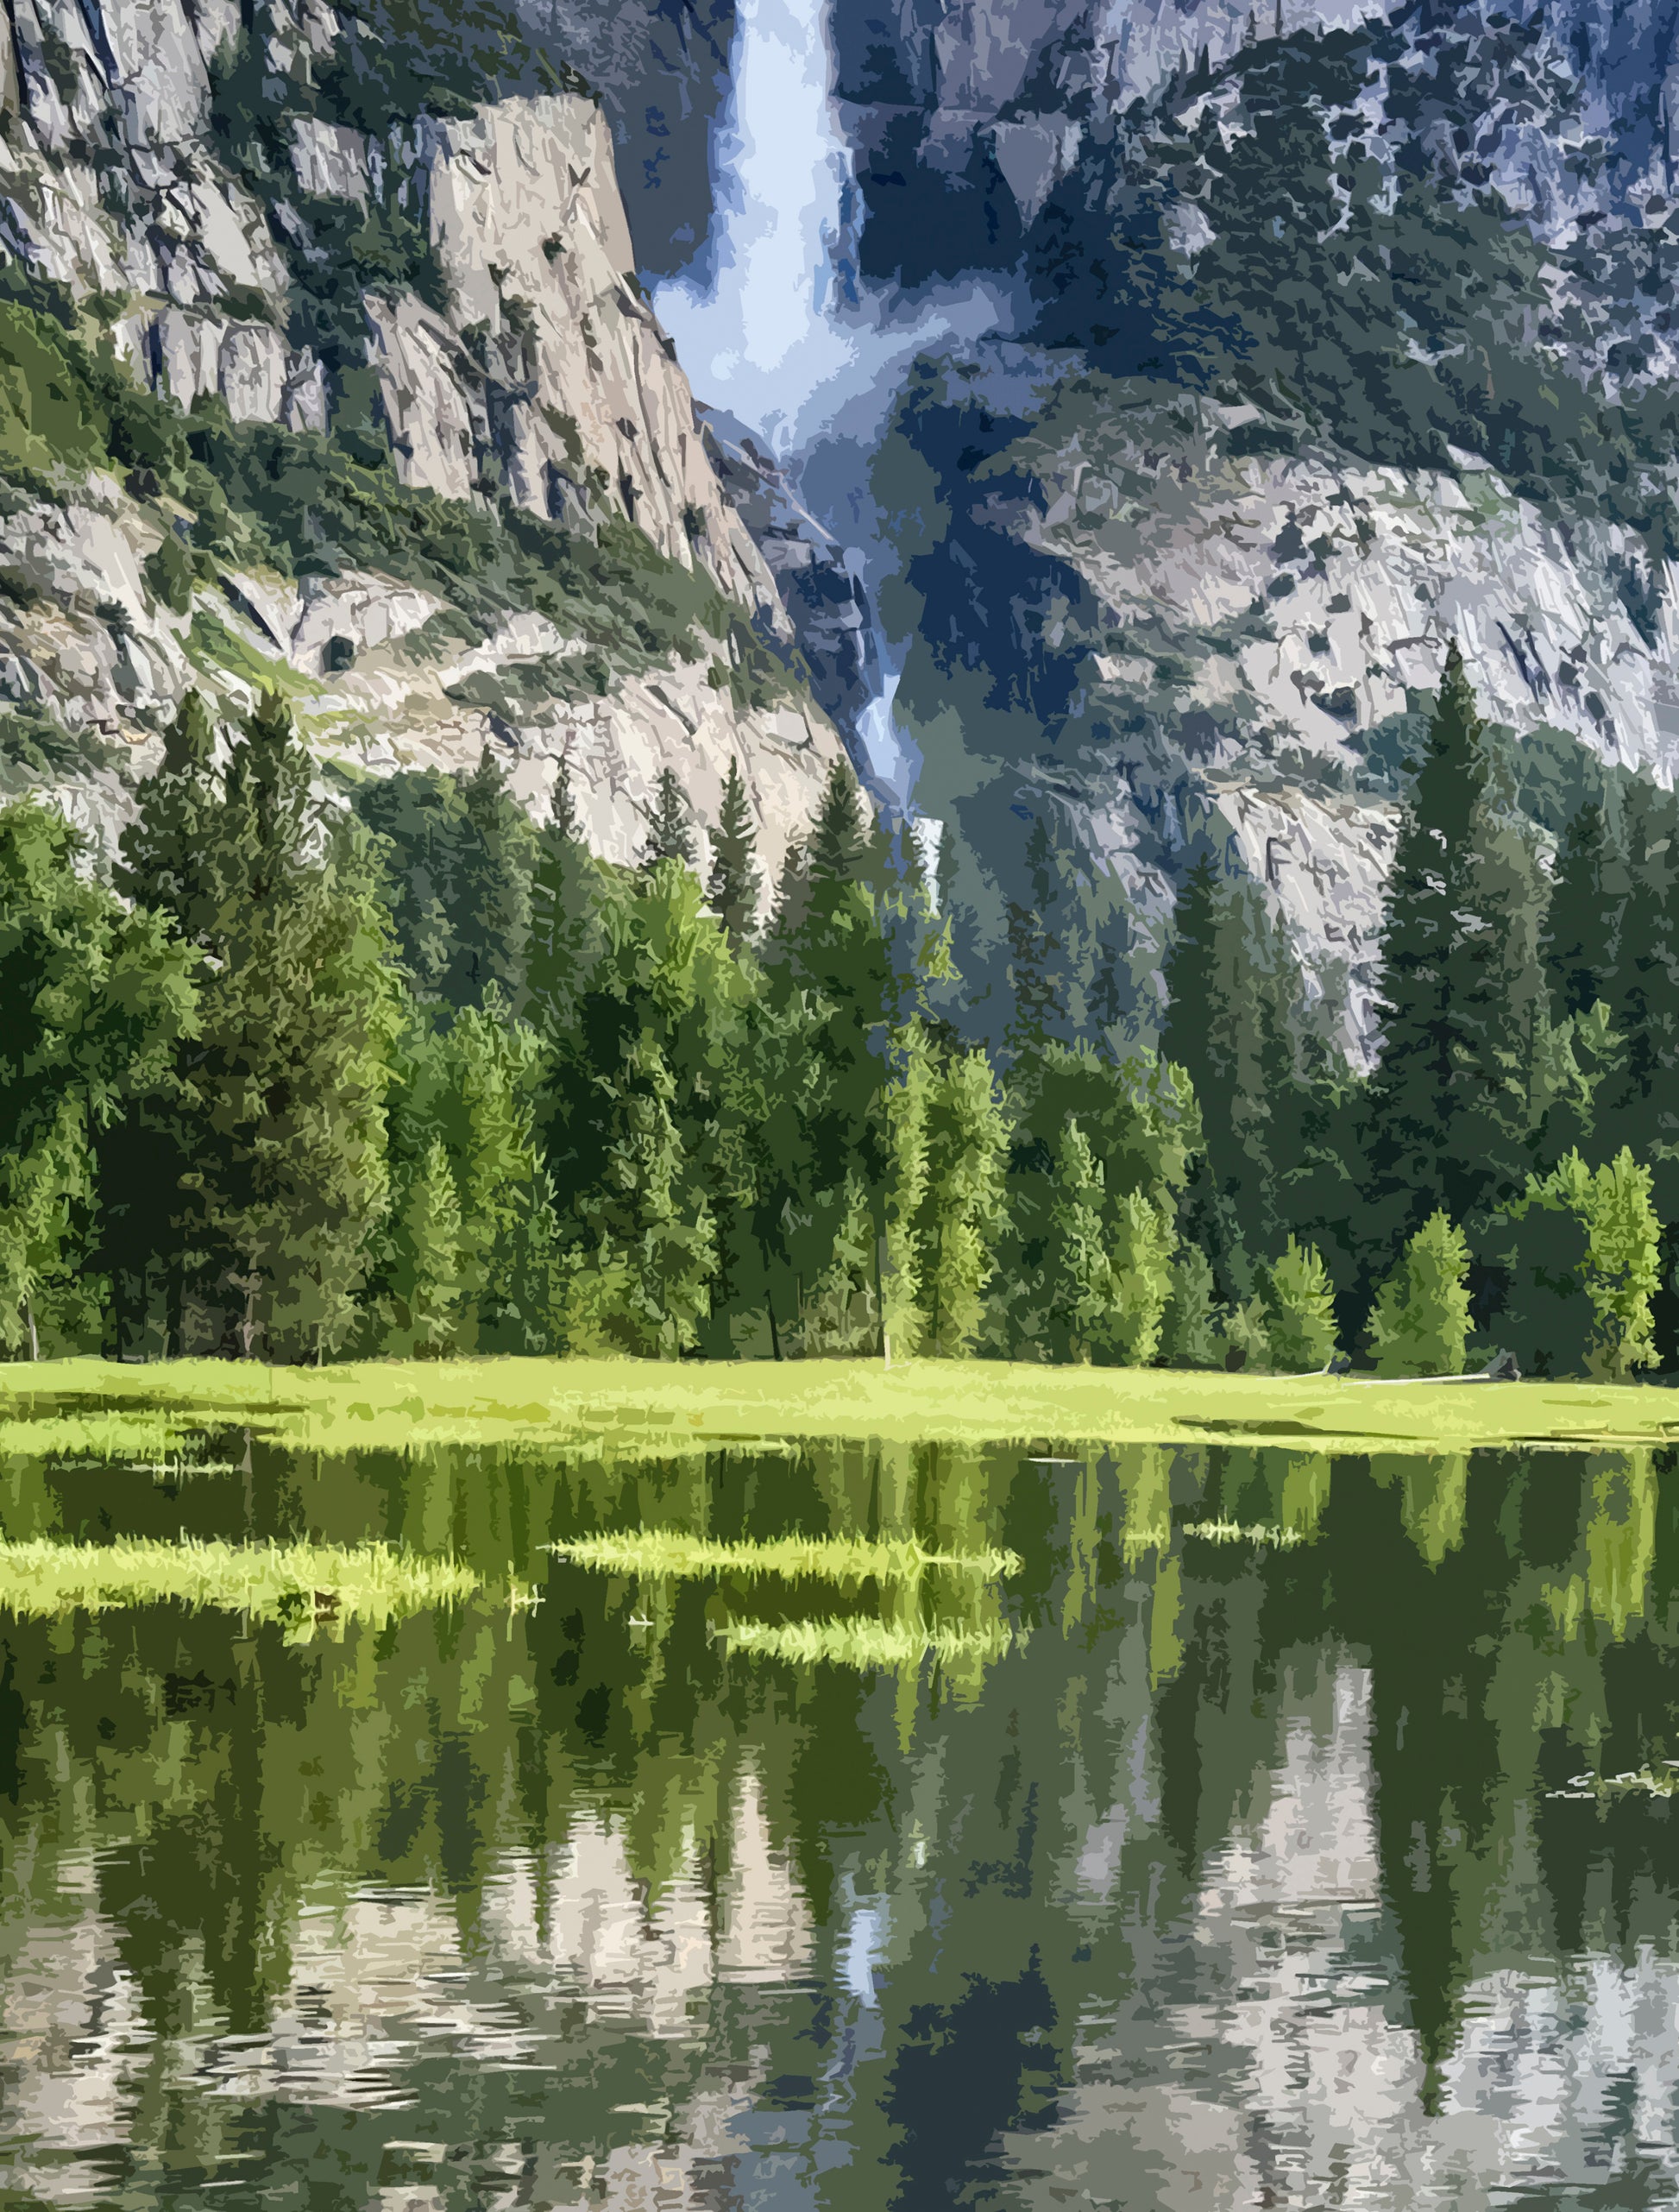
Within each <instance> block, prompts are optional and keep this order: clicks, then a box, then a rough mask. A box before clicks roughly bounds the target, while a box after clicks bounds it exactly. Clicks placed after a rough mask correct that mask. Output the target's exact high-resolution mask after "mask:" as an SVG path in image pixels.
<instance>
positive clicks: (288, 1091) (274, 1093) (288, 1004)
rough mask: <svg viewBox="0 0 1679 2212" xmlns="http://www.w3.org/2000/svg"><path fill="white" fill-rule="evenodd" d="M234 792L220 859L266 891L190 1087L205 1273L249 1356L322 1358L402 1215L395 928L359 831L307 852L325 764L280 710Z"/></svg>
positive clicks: (233, 947) (250, 904)
mask: <svg viewBox="0 0 1679 2212" xmlns="http://www.w3.org/2000/svg"><path fill="white" fill-rule="evenodd" d="M227 782H228V799H227V804H226V806H225V808H224V809H223V815H222V817H221V822H220V824H219V828H218V832H217V844H218V848H219V850H220V852H221V854H223V856H224V857H226V858H230V859H232V860H236V861H237V862H238V863H239V864H240V865H241V866H242V867H243V870H244V873H245V879H246V881H247V883H248V886H249V889H248V897H247V898H246V899H245V900H244V901H243V902H242V904H238V905H236V906H234V907H233V908H232V909H231V910H230V919H229V920H228V921H227V922H226V923H225V924H224V928H223V936H222V939H221V942H220V945H219V947H218V953H219V958H218V960H217V962H216V964H215V965H214V966H213V967H211V970H210V972H209V973H208V974H207V975H206V977H205V980H204V986H203V991H202V996H201V1001H200V1028H201V1034H200V1038H199V1046H198V1056H197V1058H196V1060H195V1062H194V1064H193V1067H192V1073H191V1077H190V1085H189V1087H190V1091H191V1094H192V1101H193V1105H194V1107H195V1110H196V1112H197V1113H198V1116H199V1117H200V1119H201V1125H202V1129H203V1131H204V1137H203V1139H202V1142H201V1145H200V1149H199V1150H198V1151H197V1153H196V1154H195V1157H194V1161H193V1164H192V1168H191V1169H190V1170H189V1171H188V1174H187V1176H186V1183H187V1187H188V1188H189V1189H191V1190H192V1191H194V1192H196V1194H198V1200H199V1217H198V1224H197V1227H198V1234H199V1238H200V1243H199V1246H198V1254H197V1258H198V1273H199V1275H200V1278H201V1280H204V1282H207V1283H208V1284H209V1285H210V1286H211V1287H212V1288H213V1286H214V1284H215V1283H216V1282H217V1281H218V1280H219V1282H220V1283H221V1284H222V1285H223V1286H224V1288H225V1289H226V1291H228V1292H230V1293H231V1294H232V1295H233V1297H234V1300H235V1304H236V1316H235V1319H234V1321H233V1325H232V1332H231V1333H232V1339H233V1341H234V1343H235V1344H236V1347H237V1349H238V1350H239V1351H240V1352H242V1355H243V1356H244V1357H246V1358H251V1357H255V1354H256V1352H257V1351H258V1348H259V1345H262V1344H264V1343H266V1344H267V1346H268V1347H269V1348H270V1349H271V1351H272V1352H274V1353H275V1354H276V1355H279V1356H289V1357H292V1358H304V1357H312V1358H322V1357H324V1355H325V1354H326V1353H327V1352H330V1351H331V1350H332V1349H334V1347H335V1346H336V1345H337V1344H339V1343H341V1342H342V1341H343V1339H345V1338H346V1337H347V1336H348V1334H349V1332H350V1330H351V1328H352V1327H353V1326H354V1323H355V1318H356V1301H357V1297H358V1294H359V1292H360V1290H361V1288H362V1282H363V1280H364V1276H365V1273H366V1267H367V1263H368V1257H369V1256H370V1251H369V1248H370V1245H371V1241H372V1238H373V1236H374V1232H375V1231H376V1229H377V1226H378V1224H379V1222H380V1219H381V1217H382V1215H383V1213H384V1211H385V1208H386V1206H387V1200H388V1189H387V1174H386V1161H385V1121H384V1096H385V1093H386V1090H387V1087H388V1086H389V1083H390V1081H391V1073H392V1070H391V1052H392V1049H393V1043H394V1038H395V1035H396V1032H397V1028H398V1024H399V997H398V992H397V986H396V980H395V972H394V969H393V964H392V961H391V944H390V936H389V923H388V919H387V910H386V908H385V905H384V903H383V901H382V899H381V897H380V882H379V878H378V873H377V870H376V867H375V864H374V858H373V854H372V853H371V850H370V848H369V847H368V840H367V837H366V834H365V832H363V831H362V830H361V829H360V828H359V827H358V826H355V825H352V824H349V823H344V824H342V825H341V826H340V827H339V828H338V829H336V831H334V832H333V833H332V834H331V835H327V834H326V832H325V831H324V829H321V830H318V831H316V832H313V833H312V834H313V835H314V836H315V838H316V841H318V846H319V850H318V854H315V855H312V856H311V855H310V854H308V852H307V851H306V844H307V841H309V839H310V838H311V824H310V821H309V808H308V796H309V759H308V754H307V753H306V751H305V748H304V747H303V746H302V744H301V742H300V741H299V739H298V737H297V734H296V732H295V730H294V729H293V728H292V723H291V719H290V716H289V715H288V714H287V713H286V709H284V708H283V706H280V704H279V703H277V702H275V701H274V700H272V699H270V700H267V701H265V702H264V703H263V705H262V706H261V708H260V709H259V710H258V712H257V713H256V714H255V715H254V716H253V717H252V719H251V722H250V724H249V726H248V734H247V736H246V738H245V740H244V741H243V743H242V744H241V745H239V746H237V747H236V748H235V752H234V757H233V760H232V762H231V764H230V768H229V773H228V778H227Z"/></svg>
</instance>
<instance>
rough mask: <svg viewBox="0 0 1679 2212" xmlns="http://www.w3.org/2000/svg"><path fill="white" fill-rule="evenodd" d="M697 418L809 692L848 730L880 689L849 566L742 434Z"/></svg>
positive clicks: (712, 416)
mask: <svg viewBox="0 0 1679 2212" xmlns="http://www.w3.org/2000/svg"><path fill="white" fill-rule="evenodd" d="M701 416H702V421H703V427H704V433H705V438H706V444H707V451H708V452H709V453H710V456H711V458H712V461H713V463H714V467H715V468H716V470H717V473H718V476H719V477H720V480H721V482H722V486H723V495H724V497H725V498H726V500H727V501H728V502H729V505H730V506H731V507H732V508H733V511H734V513H735V514H737V515H738V516H739V519H740V521H741V523H742V524H743V525H744V526H745V530H746V532H747V533H748V535H749V536H750V537H751V540H752V543H753V544H754V545H756V546H757V547H758V551H759V553H760V555H761V556H762V557H763V559H764V564H765V565H766V566H767V567H768V569H769V570H770V575H771V576H772V577H774V578H775V580H776V584H777V589H778V590H779V591H780V593H781V596H782V602H783V605H784V606H785V607H786V609H787V613H788V616H789V620H790V621H791V622H792V625H793V633H794V635H795V638H796V639H797V640H798V645H799V650H800V652H802V654H803V656H804V659H805V665H806V666H807V667H808V670H809V671H810V680H811V688H812V690H814V693H815V696H816V697H817V698H818V700H819V701H820V702H821V704H822V706H823V708H824V709H826V710H827V713H828V714H829V715H832V716H833V719H834V721H835V722H837V723H839V727H840V728H846V729H849V728H855V727H856V724H857V722H858V717H859V715H861V714H862V712H863V709H864V708H865V706H866V705H867V703H868V702H869V701H870V699H871V698H872V697H873V696H874V695H875V693H876V691H877V690H878V689H879V684H880V666H879V655H878V652H877V647H876V644H875V638H874V617H873V612H872V609H871V607H870V604H869V599H868V595H867V593H866V592H865V589H864V587H863V582H862V578H861V577H860V576H858V573H857V570H856V567H855V565H854V563H853V560H852V558H851V557H848V555H847V553H846V548H845V547H844V546H843V545H840V543H839V539H837V538H835V537H834V535H833V532H832V531H830V530H827V529H825V528H824V527H823V526H822V525H821V523H820V522H819V521H817V520H816V518H815V516H814V515H813V514H811V512H810V510H809V509H808V507H806V506H805V505H804V504H803V502H802V501H801V499H800V498H799V495H798V494H797V492H796V491H795V489H794V488H793V485H792V483H791V482H790V481H789V476H788V474H787V472H786V470H785V469H783V468H782V467H781V466H780V465H779V464H778V463H777V462H775V461H774V460H772V459H771V457H770V455H768V454H767V453H765V452H764V449H763V447H762V446H761V445H760V444H758V442H757V441H756V440H755V439H754V438H752V437H751V434H750V433H749V432H745V431H743V430H742V429H741V428H740V427H739V425H738V424H733V423H731V422H730V421H729V420H728V419H727V418H726V416H723V415H720V414H718V413H714V412H713V411H711V410H709V409H702V410H701Z"/></svg>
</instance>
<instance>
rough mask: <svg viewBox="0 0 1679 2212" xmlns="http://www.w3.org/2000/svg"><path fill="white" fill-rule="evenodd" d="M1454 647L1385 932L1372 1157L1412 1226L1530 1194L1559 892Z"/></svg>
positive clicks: (1383, 1191)
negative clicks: (1529, 1155)
mask: <svg viewBox="0 0 1679 2212" xmlns="http://www.w3.org/2000/svg"><path fill="white" fill-rule="evenodd" d="M1513 813H1514V809H1513V803H1512V800H1511V799H1510V797H1509V795H1508V792H1507V791H1506V788H1505V786H1504V783H1503V779H1502V778H1501V776H1500V772H1499V767H1498V764H1497V763H1496V761H1495V760H1494V759H1493V754H1492V752H1491V749H1490V747H1489V746H1488V743H1487V737H1486V734H1485V731H1484V729H1483V728H1482V725H1481V721H1480V718H1479V716H1478V715H1477V714H1476V712H1475V695H1474V693H1473V691H1472V690H1470V687H1469V684H1468V678H1467V677H1466V676H1465V674H1464V672H1463V662H1462V655H1461V654H1460V653H1459V652H1458V649H1457V647H1456V645H1455V644H1454V645H1453V646H1451V648H1450V649H1449V652H1448V654H1447V658H1446V666H1445V672H1444V676H1443V680H1442V684H1441V689H1440V698H1439V703H1438V706H1437V709H1436V710H1435V714H1434V716H1433V719H1432V721H1431V723H1430V726H1429V734H1428V740H1427V744H1426V746H1425V747H1424V757H1423V760H1422V765H1421V766H1420V768H1419V770H1418V776H1417V779H1416V783H1415V785H1414V786H1413V788H1412V792H1411V795H1410V797H1409V798H1408V800H1407V802H1406V804H1405V815H1404V819H1403V821H1402V823H1401V826H1400V830H1399V842H1398V846H1397V848H1396V851H1395V854H1394V860H1393V873H1392V875H1391V877H1390V879H1389V884H1388V903H1387V922H1386V925H1385V927H1384V930H1383V935H1382V967H1381V981H1380V1009H1381V1020H1382V1042H1381V1057H1380V1062H1379V1064H1378V1066H1377V1068H1376V1071H1375V1074H1374V1076H1373V1078H1372V1080H1371V1083H1370V1087H1369V1092H1368V1120H1367V1134H1366V1152H1367V1157H1368V1172H1369V1175H1370V1179H1371V1183H1372V1186H1373V1190H1372V1195H1373V1196H1374V1200H1375V1201H1376V1205H1377V1207H1378V1213H1377V1217H1376V1223H1375V1225H1374V1226H1378V1227H1380V1225H1381V1222H1382V1219H1383V1218H1384V1217H1383V1211H1382V1209H1384V1208H1385V1218H1386V1220H1387V1223H1388V1225H1390V1226H1391V1229H1392V1231H1393V1232H1395V1233H1397V1234H1400V1235H1407V1236H1408V1235H1409V1234H1411V1233H1412V1231H1414V1230H1415V1229H1416V1228H1417V1227H1418V1226H1421V1224H1422V1222H1423V1221H1424V1219H1426V1218H1427V1217H1428V1215H1429V1214H1430V1213H1433V1212H1435V1211H1436V1210H1437V1209H1440V1208H1442V1207H1443V1209H1444V1210H1445V1211H1446V1212H1447V1213H1449V1215H1450V1216H1451V1218H1452V1219H1454V1220H1456V1221H1466V1222H1467V1221H1469V1220H1471V1219H1475V1218H1484V1217H1485V1215H1486V1213H1487V1211H1488V1209H1489V1208H1491V1207H1495V1206H1497V1205H1499V1204H1500V1203H1503V1202H1506V1201H1508V1200H1510V1199H1511V1198H1512V1197H1513V1196H1514V1194H1516V1193H1517V1192H1519V1190H1520V1189H1521V1188H1522V1185H1523V1182H1524V1180H1525V1174H1526V1165H1525V1162H1526V1142H1527V1138H1528V1135H1529V1131H1530V1128H1531V1124H1532V1119H1533V1093H1534V1074H1535V1062H1536V1057H1537V1052H1538V1026H1539V1023H1540V1020H1541V1018H1542V1013H1543V1008H1542V1005H1541V999H1540V993H1541V989H1542V980H1541V976H1540V971H1539V967H1538V929H1539V924H1540V919H1541V915H1542V911H1543V891H1542V886H1541V879H1540V877H1539V873H1538V864H1537V860H1536V857H1535V854H1534V852H1533V848H1532V841H1531V835H1529V833H1527V832H1526V831H1525V829H1522V828H1521V827H1520V826H1519V824H1517V823H1516V822H1514V820H1513Z"/></svg>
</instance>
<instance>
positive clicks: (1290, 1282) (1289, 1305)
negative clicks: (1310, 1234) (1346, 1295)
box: [1265, 1237, 1336, 1375]
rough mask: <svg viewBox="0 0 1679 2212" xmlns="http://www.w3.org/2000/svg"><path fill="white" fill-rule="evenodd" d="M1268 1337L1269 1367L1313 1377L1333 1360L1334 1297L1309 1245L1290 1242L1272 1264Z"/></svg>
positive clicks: (1327, 1272) (1316, 1256) (1268, 1277)
mask: <svg viewBox="0 0 1679 2212" xmlns="http://www.w3.org/2000/svg"><path fill="white" fill-rule="evenodd" d="M1265 1307H1266V1323H1267V1327H1266V1335H1267V1340H1268V1343H1269V1346H1270V1352H1271V1360H1272V1364H1273V1366H1276V1367H1279V1368H1280V1369H1281V1370H1282V1371H1283V1372H1284V1373H1286V1374H1295V1375H1305V1374H1315V1373H1316V1372H1317V1370H1318V1369H1319V1368H1320V1367H1326V1366H1327V1365H1328V1364H1329V1363H1330V1360H1331V1359H1332V1358H1334V1357H1335V1342H1336V1327H1335V1296H1334V1293H1333V1291H1332V1290H1331V1289H1330V1278H1329V1271H1328V1270H1327V1269H1326V1268H1325V1267H1324V1263H1323V1261H1322V1259H1321V1258H1320V1257H1318V1254H1317V1251H1315V1250H1314V1249H1313V1248H1312V1246H1311V1245H1299V1244H1297V1243H1296V1242H1295V1240H1294V1238H1292V1237H1291V1238H1289V1240H1288V1244H1287V1245H1286V1249H1285V1250H1284V1252H1283V1255H1282V1257H1281V1258H1280V1259H1279V1260H1275V1261H1273V1263H1272V1264H1271V1266H1270V1268H1269V1269H1268V1270H1267V1284H1266V1296H1265Z"/></svg>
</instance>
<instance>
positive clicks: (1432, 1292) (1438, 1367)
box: [1370, 1213, 1469, 1375]
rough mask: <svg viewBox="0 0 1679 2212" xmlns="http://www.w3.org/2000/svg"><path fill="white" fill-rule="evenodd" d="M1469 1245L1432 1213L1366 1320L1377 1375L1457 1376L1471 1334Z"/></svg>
mask: <svg viewBox="0 0 1679 2212" xmlns="http://www.w3.org/2000/svg"><path fill="white" fill-rule="evenodd" d="M1468 1284H1469V1245H1468V1238H1466V1237H1465V1236H1464V1234H1463V1232H1462V1230H1461V1229H1456V1228H1454V1227H1453V1226H1452V1224H1451V1221H1450V1219H1449V1218H1448V1216H1447V1215H1446V1214H1444V1213H1431V1214H1430V1216H1429V1218H1428V1219H1427V1220H1426V1221H1425V1222H1424V1224H1423V1226H1422V1227H1421V1228H1420V1229H1419V1230H1418V1232H1417V1233H1416V1235H1415V1236H1414V1237H1412V1239H1411V1241H1410V1243H1409V1244H1408V1245H1406V1246H1405V1257H1404V1258H1403V1259H1402V1260H1401V1261H1400V1262H1399V1265H1398V1266H1397V1267H1396V1268H1395V1269H1394V1270H1393V1274H1392V1275H1390V1276H1388V1278H1387V1282H1384V1283H1383V1285H1382V1287H1381V1290H1380V1295H1378V1297H1377V1300H1376V1304H1375V1309H1374V1312H1373V1314H1371V1316H1370V1349H1371V1351H1372V1352H1373V1353H1374V1356H1375V1363H1376V1372H1377V1374H1379V1375H1461V1374H1462V1372H1463V1347H1464V1345H1466V1344H1467V1342H1468V1335H1469V1288H1468Z"/></svg>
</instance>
